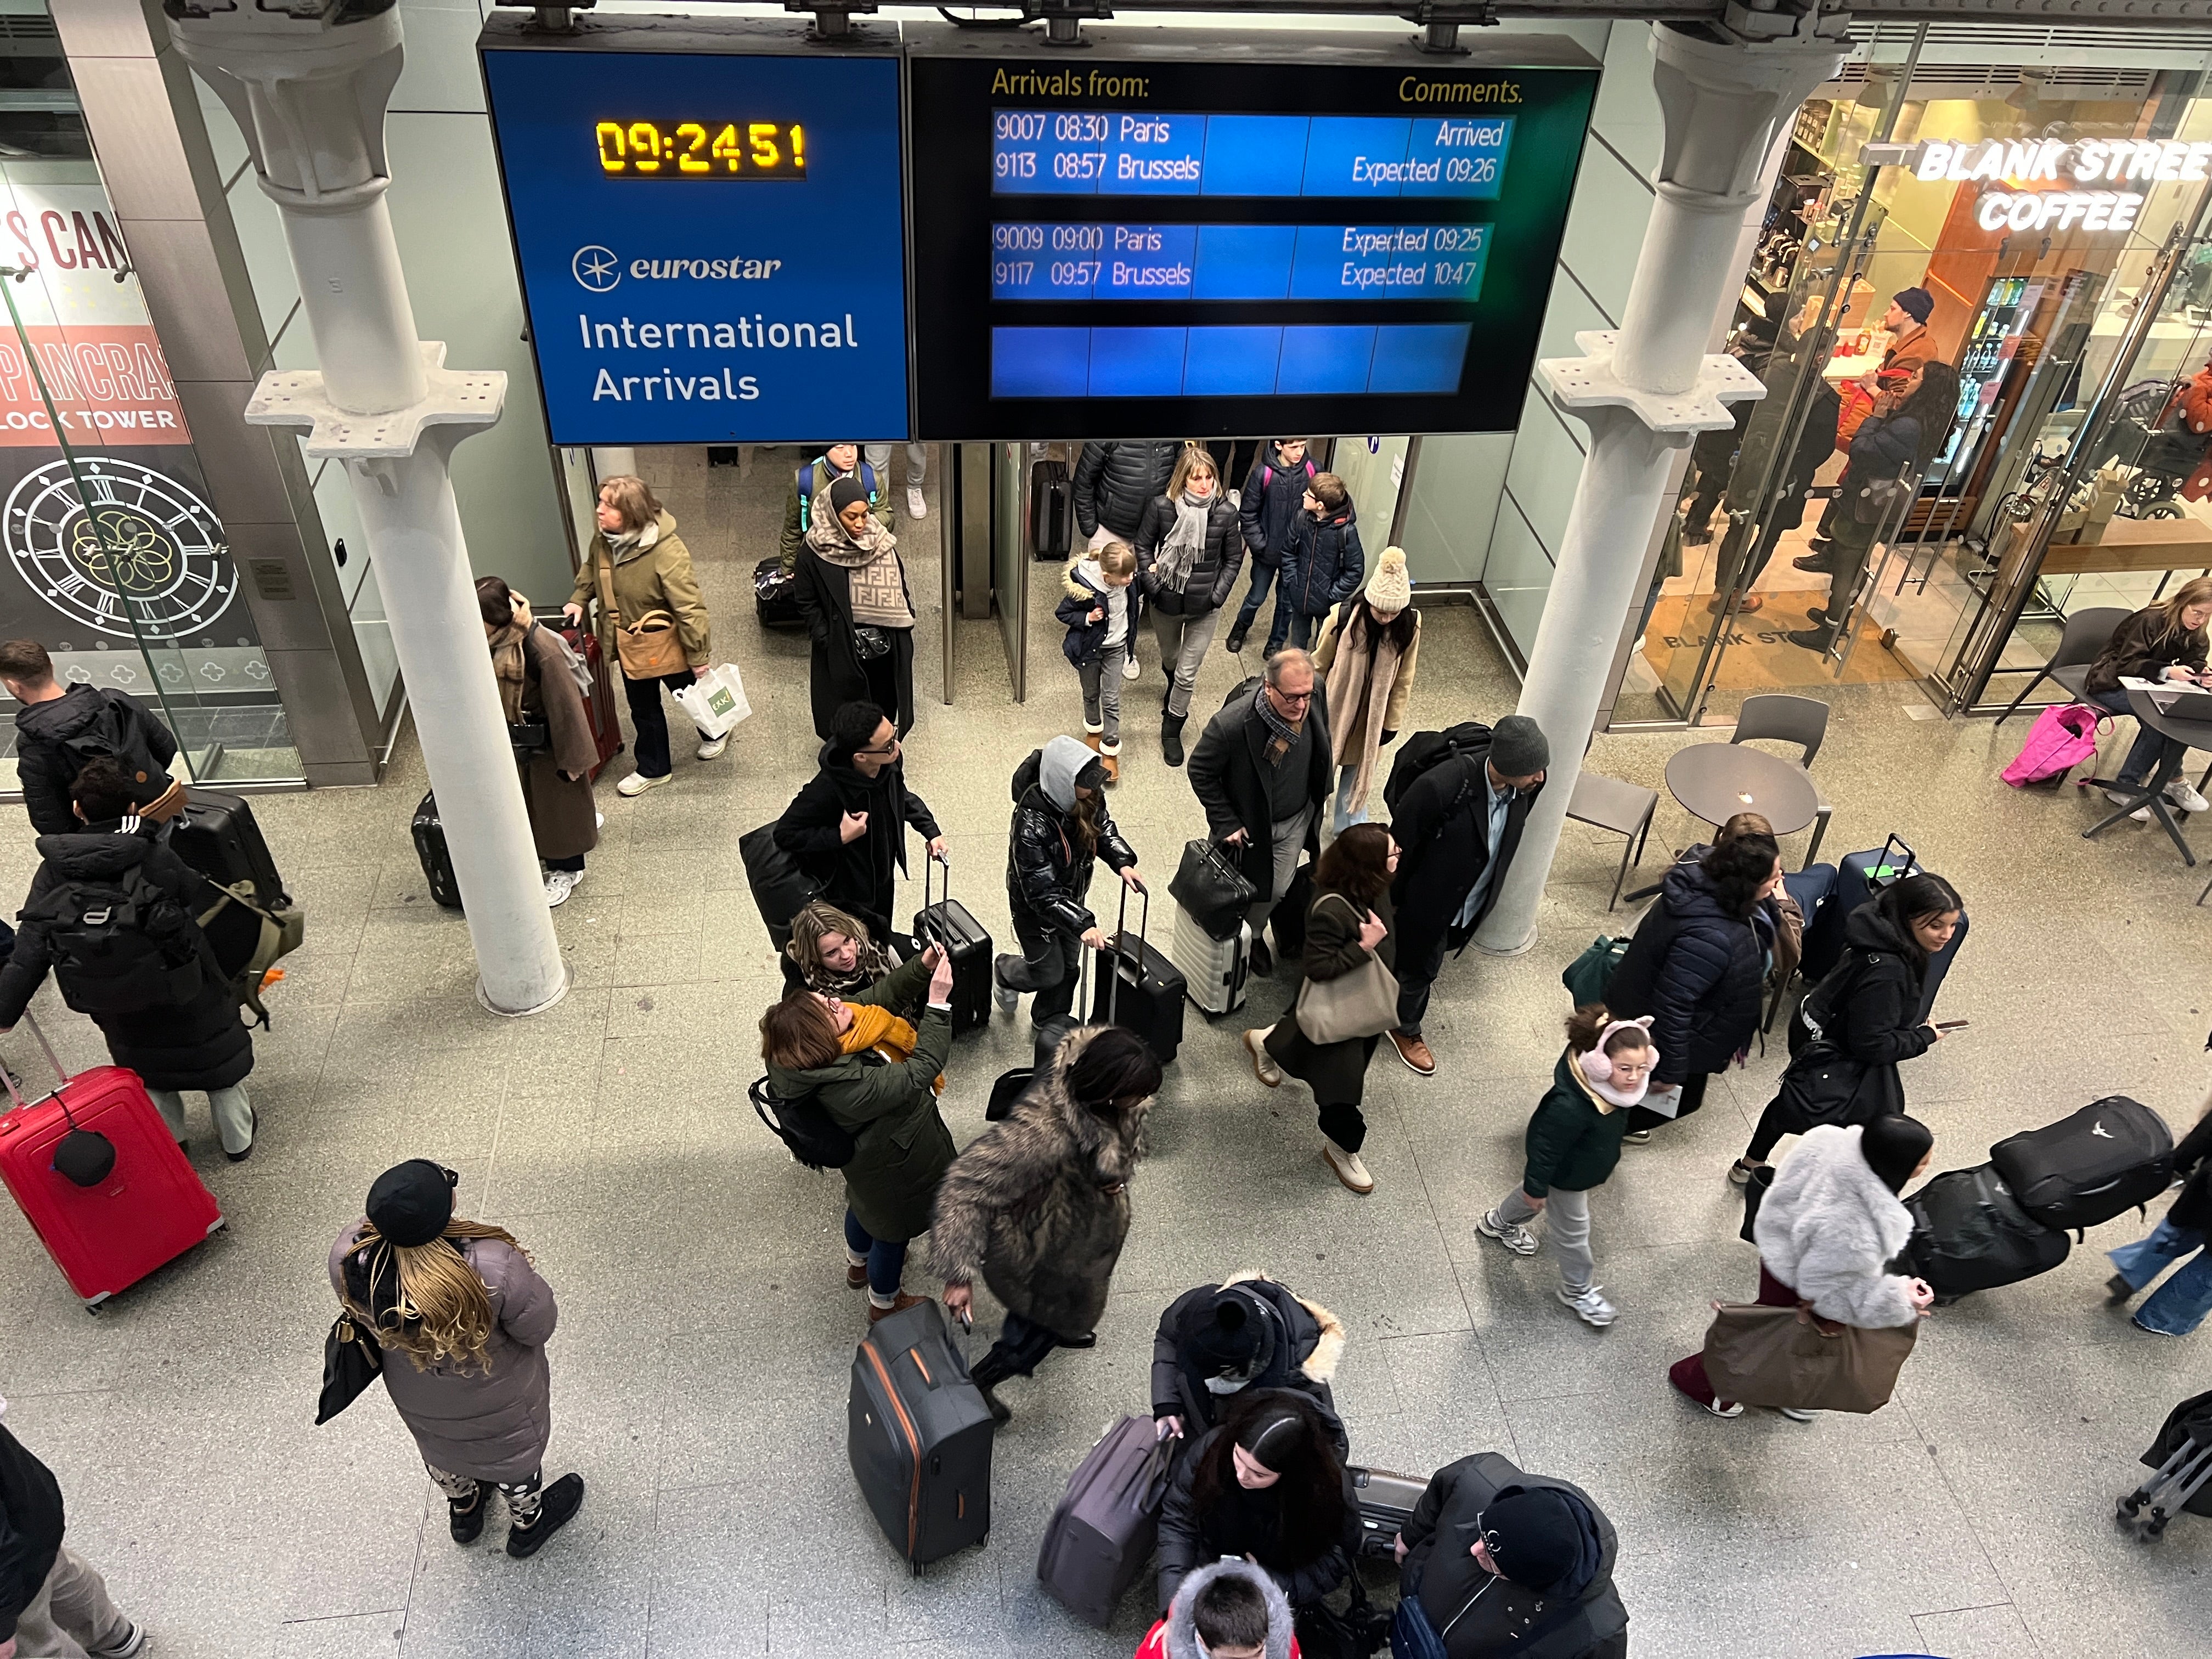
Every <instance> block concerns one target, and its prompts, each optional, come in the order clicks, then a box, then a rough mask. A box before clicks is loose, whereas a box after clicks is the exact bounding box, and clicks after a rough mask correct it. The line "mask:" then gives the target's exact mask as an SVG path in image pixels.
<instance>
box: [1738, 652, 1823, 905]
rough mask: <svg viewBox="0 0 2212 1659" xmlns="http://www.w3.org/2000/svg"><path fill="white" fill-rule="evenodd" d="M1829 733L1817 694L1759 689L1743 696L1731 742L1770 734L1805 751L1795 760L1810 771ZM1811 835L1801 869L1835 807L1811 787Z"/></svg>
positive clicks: (1815, 852)
mask: <svg viewBox="0 0 2212 1659" xmlns="http://www.w3.org/2000/svg"><path fill="white" fill-rule="evenodd" d="M1827 735H1828V705H1827V704H1826V703H1825V702H1821V701H1820V699H1819V698H1818V697H1800V696H1792V695H1791V694H1790V693H1789V692H1786V691H1767V692H1762V693H1760V694H1759V696H1755V697H1746V698H1745V699H1744V700H1743V707H1742V708H1740V709H1738V710H1737V711H1736V717H1735V732H1734V733H1733V734H1732V735H1731V736H1730V737H1729V742H1730V743H1748V742H1753V741H1755V740H1759V739H1764V738H1771V739H1772V740H1773V741H1775V742H1777V743H1794V744H1796V745H1797V746H1798V747H1799V748H1800V749H1802V750H1803V751H1804V752H1803V754H1802V755H1801V756H1800V757H1799V758H1798V762H1797V764H1798V765H1799V766H1800V767H1801V768H1802V769H1804V770H1806V771H1808V772H1809V771H1811V770H1812V769H1813V757H1814V756H1815V755H1817V754H1819V753H1820V744H1822V743H1823V742H1824V741H1826V738H1827ZM1833 811H1835V809H1834V808H1833V807H1832V806H1831V805H1828V799H1827V797H1826V796H1825V795H1822V794H1820V793H1819V788H1818V786H1815V787H1814V817H1813V839H1812V841H1811V842H1808V844H1807V846H1806V848H1805V862H1804V863H1803V864H1802V865H1800V866H1798V867H1799V868H1800V869H1806V868H1809V867H1810V866H1811V865H1812V863H1813V861H1814V860H1815V859H1817V858H1819V857H1820V838H1821V837H1822V836H1826V834H1827V833H1828V817H1829V815H1830V814H1831V813H1832V812H1833Z"/></svg>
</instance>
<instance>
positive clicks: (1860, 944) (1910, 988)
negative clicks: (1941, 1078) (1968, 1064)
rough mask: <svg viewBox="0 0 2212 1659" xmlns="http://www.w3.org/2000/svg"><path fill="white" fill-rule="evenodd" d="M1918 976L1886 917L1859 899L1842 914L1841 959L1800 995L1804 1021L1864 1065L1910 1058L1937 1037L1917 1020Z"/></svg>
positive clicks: (1919, 976)
mask: <svg viewBox="0 0 2212 1659" xmlns="http://www.w3.org/2000/svg"><path fill="white" fill-rule="evenodd" d="M1922 981H1923V975H1922V970H1921V969H1919V968H1917V967H1916V966H1914V965H1913V959H1912V953H1911V951H1909V950H1907V949H1906V947H1905V941H1904V940H1903V939H1899V937H1898V936H1897V929H1896V927H1894V926H1893V924H1892V923H1891V921H1890V920H1889V918H1888V917H1887V916H1885V915H1882V913H1881V910H1880V908H1877V907H1876V906H1875V905H1872V904H1862V905H1860V906H1859V907H1858V908H1857V909H1856V910H1854V911H1852V912H1851V913H1850V915H1849V916H1847V917H1845V918H1844V958H1843V960H1842V961H1841V962H1838V963H1837V964H1836V965H1835V967H1834V968H1832V969H1830V970H1829V972H1828V974H1827V975H1826V977H1825V978H1824V979H1822V980H1821V981H1820V983H1819V984H1818V985H1816V986H1814V987H1813V992H1812V994H1811V995H1810V996H1808V997H1807V998H1806V999H1805V1008H1804V1015H1805V1019H1806V1022H1807V1023H1808V1024H1812V1025H1817V1026H1818V1027H1819V1028H1820V1035H1821V1036H1824V1037H1826V1038H1827V1040H1828V1041H1829V1042H1832V1043H1834V1044H1835V1045H1836V1047H1837V1048H1840V1049H1842V1050H1843V1051H1844V1053H1845V1054H1849V1055H1850V1057H1851V1058H1852V1059H1853V1060H1858V1061H1860V1062H1861V1063H1863V1064H1864V1065H1868V1066H1882V1065H1892V1064H1894V1063H1895V1062H1897V1061H1898V1060H1911V1059H1913V1058H1915V1057H1916V1056H1917V1055H1920V1054H1926V1053H1927V1052H1928V1048H1929V1044H1930V1043H1932V1042H1934V1041H1935V1040H1936V1039H1935V1036H1934V1034H1933V1033H1931V1032H1930V1031H1929V1030H1928V1028H1927V1027H1926V1026H1924V1025H1923V1024H1921V1023H1920V995H1921V987H1922Z"/></svg>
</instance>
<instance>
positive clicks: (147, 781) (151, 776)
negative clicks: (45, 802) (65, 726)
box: [60, 691, 173, 800]
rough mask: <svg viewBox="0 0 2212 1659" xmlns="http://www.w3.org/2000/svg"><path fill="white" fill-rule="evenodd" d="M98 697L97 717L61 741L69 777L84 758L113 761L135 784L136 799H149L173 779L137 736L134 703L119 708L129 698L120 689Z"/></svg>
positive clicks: (81, 766) (102, 693)
mask: <svg viewBox="0 0 2212 1659" xmlns="http://www.w3.org/2000/svg"><path fill="white" fill-rule="evenodd" d="M125 701H131V700H130V699H129V698H128V696H127V694H126V693H124V692H120V691H101V692H100V718H99V719H97V720H93V721H91V722H90V723H88V725H87V726H85V727H84V729H83V730H82V731H81V732H76V734H75V735H73V736H71V737H68V738H64V739H63V740H62V742H61V745H60V746H61V749H62V750H63V752H64V753H65V754H67V755H68V756H69V757H70V776H72V777H74V776H75V775H76V774H77V773H78V772H81V771H82V770H83V769H84V765H85V763H86V762H88V761H94V760H113V761H114V762H116V763H118V765H120V766H121V767H122V768H123V769H124V771H125V773H126V774H128V775H130V776H131V781H133V782H135V783H137V785H139V787H140V792H141V793H140V794H139V795H138V796H137V799H142V800H152V799H155V796H157V795H159V794H160V793H161V791H163V790H164V789H167V787H169V785H170V783H171V782H172V781H173V780H172V779H171V778H170V776H169V775H168V773H167V772H166V771H164V770H163V769H162V768H161V764H160V763H159V762H157V761H155V758H154V754H153V751H152V750H149V748H147V747H146V744H145V743H144V741H143V739H142V738H140V737H139V735H138V728H137V721H136V720H133V719H132V718H131V714H132V710H134V709H136V708H137V702H135V701H131V708H124V707H122V706H121V704H122V702H125Z"/></svg>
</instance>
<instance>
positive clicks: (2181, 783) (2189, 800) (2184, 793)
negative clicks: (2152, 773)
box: [2166, 778, 2212, 812]
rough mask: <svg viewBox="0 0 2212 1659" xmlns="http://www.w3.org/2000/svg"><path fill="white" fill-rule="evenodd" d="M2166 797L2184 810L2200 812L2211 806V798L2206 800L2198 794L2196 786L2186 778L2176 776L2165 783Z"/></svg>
mask: <svg viewBox="0 0 2212 1659" xmlns="http://www.w3.org/2000/svg"><path fill="white" fill-rule="evenodd" d="M2166 799H2168V800H2170V801H2172V803H2173V804H2174V805H2176V806H2179V808H2180V809H2181V810H2182V811H2185V812H2201V811H2203V810H2204V809H2205V808H2206V807H2208V806H2212V800H2207V799H2204V797H2203V796H2202V795H2200V794H2198V793H2197V786H2196V785H2195V784H2193V783H2191V782H2190V781H2189V780H2188V779H2187V778H2176V779H2175V780H2174V781H2172V783H2169V784H2167V785H2166Z"/></svg>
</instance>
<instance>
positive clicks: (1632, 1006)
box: [1605, 834, 1782, 1140]
mask: <svg viewBox="0 0 2212 1659" xmlns="http://www.w3.org/2000/svg"><path fill="white" fill-rule="evenodd" d="M1781 884H1782V855H1781V853H1780V851H1779V850H1778V848H1776V846H1775V844H1774V838H1773V837H1772V836H1762V835H1757V834H1753V835H1747V836H1737V837H1736V838H1735V840H1734V841H1731V842H1728V843H1727V844H1726V845H1724V846H1721V847H1717V848H1714V849H1713V851H1711V853H1708V854H1706V855H1705V858H1704V859H1702V860H1699V862H1697V863H1694V864H1690V863H1683V864H1678V865H1676V866H1674V868H1673V869H1671V870H1669V871H1668V872H1667V877H1666V879H1665V880H1664V881H1662V883H1661V884H1660V887H1659V902H1657V903H1656V904H1655V905H1653V906H1652V907H1651V908H1650V910H1648V911H1647V912H1645V913H1644V920H1643V921H1642V922H1640V923H1639V924H1638V927H1637V929H1636V937H1635V938H1634V939H1632V940H1630V941H1629V945H1628V951H1627V953H1626V955H1625V956H1623V957H1621V959H1620V967H1618V968H1616V969H1613V979H1612V981H1611V982H1610V983H1609V984H1608V985H1607V987H1606V993H1605V1006H1606V1007H1607V1010H1609V1011H1610V1012H1611V1013H1612V1014H1613V1018H1615V1019H1641V1018H1643V1017H1644V1015H1646V1014H1650V1016H1651V1017H1652V1023H1651V1041H1652V1042H1653V1043H1655V1044H1656V1046H1657V1048H1658V1049H1659V1063H1658V1065H1657V1066H1655V1067H1653V1068H1652V1073H1651V1087H1650V1093H1649V1094H1647V1095H1646V1096H1645V1102H1646V1103H1645V1104H1644V1105H1641V1106H1637V1107H1633V1108H1632V1109H1630V1112H1629V1117H1628V1138H1629V1139H1632V1140H1634V1139H1650V1133H1651V1131H1652V1129H1653V1128H1654V1127H1656V1126H1657V1125H1659V1124H1661V1123H1664V1122H1666V1121H1668V1120H1669V1119H1670V1118H1681V1117H1687V1116H1688V1115H1690V1114H1691V1113H1692V1112H1694V1111H1696V1110H1697V1109H1699V1107H1700V1106H1702V1105H1704V1104H1705V1079H1706V1078H1707V1077H1708V1076H1709V1075H1710V1074H1711V1073H1714V1072H1717V1071H1721V1070H1723V1069H1725V1068H1726V1066H1728V1064H1729V1061H1730V1060H1734V1059H1735V1056H1736V1055H1737V1054H1739V1053H1740V1052H1741V1050H1742V1049H1743V1048H1745V1046H1746V1045H1747V1044H1748V1043H1749V1042H1751V1037H1752V1033H1753V1032H1754V1031H1756V1030H1758V1029H1759V986H1760V984H1761V982H1762V981H1764V980H1765V976H1766V952H1767V951H1768V950H1770V949H1771V947H1772V945H1773V943H1774V940H1775V938H1776V936H1777V934H1778V933H1779V931H1780V928H1781V919H1780V914H1779V912H1778V910H1777V908H1776V907H1775V904H1774V899H1773V895H1774V892H1775V890H1776V889H1777V888H1778V887H1779V886H1780V885H1781ZM1670 1091H1671V1092H1670ZM1654 1097H1658V1099H1657V1105H1658V1106H1659V1107H1661V1108H1664V1107H1666V1106H1670V1105H1671V1106H1674V1107H1675V1109H1674V1111H1671V1112H1669V1111H1667V1110H1664V1109H1654V1104H1653V1101H1654Z"/></svg>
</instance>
